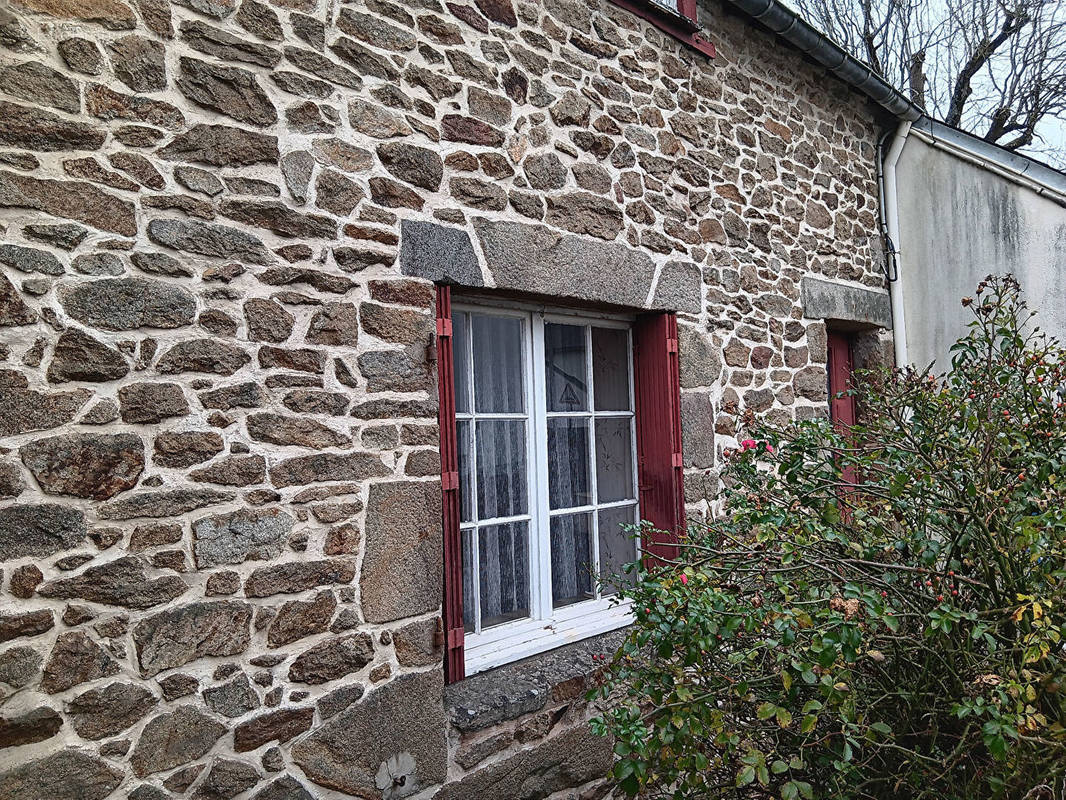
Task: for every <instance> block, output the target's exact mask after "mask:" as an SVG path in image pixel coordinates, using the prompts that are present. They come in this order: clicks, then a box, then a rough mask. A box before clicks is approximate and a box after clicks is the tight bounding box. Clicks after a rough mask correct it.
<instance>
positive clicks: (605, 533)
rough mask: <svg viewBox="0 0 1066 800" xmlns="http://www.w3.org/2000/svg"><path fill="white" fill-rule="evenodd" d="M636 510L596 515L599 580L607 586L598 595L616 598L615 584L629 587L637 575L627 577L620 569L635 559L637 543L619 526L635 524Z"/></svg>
mask: <svg viewBox="0 0 1066 800" xmlns="http://www.w3.org/2000/svg"><path fill="white" fill-rule="evenodd" d="M636 509H637V507H636V506H635V505H633V506H621V507H619V508H605V509H603V510H602V511H600V512H599V514H600V519H599V527H600V530H599V535H600V578H601V579H604V580H607V581H608V582H607V583H604V584H601V585H600V594H601V595H608V594H615V593H616V592H617V591H618V590H617V588H616V584H618V583H625V584H629V585H630V586H632V585H633V584H634V583H635V582H636V575H635V574H629V575H626V574H625V573H624V572H623V571H622V567H624V566H625V565H626V564H628V563H630V562H631V561H635V560H636V557H637V540H636V538H635V537H634V536H633V535H632V534H631V533H630V532H629V531H626V530H623V529H622V525H632V524H634V523H635V522H636V520H637V514H636Z"/></svg>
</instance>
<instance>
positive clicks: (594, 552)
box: [585, 325, 600, 598]
mask: <svg viewBox="0 0 1066 800" xmlns="http://www.w3.org/2000/svg"><path fill="white" fill-rule="evenodd" d="M585 350H586V352H587V353H588V358H587V359H585V371H586V375H585V385H586V386H587V387H588V406H589V413H590V414H591V415H592V416H591V418H590V419H589V487H590V488H591V489H592V508H593V511H591V512H589V513H590V516H591V518H592V524H591V525H590V526H589V535H590V536H591V537H592V542H591V543H590V545H589V550H590V551H591V552H590V555H591V556H592V564H591V568H590V569H591V574H590V576H589V577H590V579H591V581H592V596H593V598H599V596H600V587H599V584H598V580H599V575H600V515H599V512H598V511H596V510H595V509H596V508H597V506H598V505H599V499H600V487H599V483H600V481H599V475H598V473H597V471H596V387H595V386H594V385H593V382H594V380H595V378H594V375H595V371H594V370H593V368H592V326H591V325H586V326H585Z"/></svg>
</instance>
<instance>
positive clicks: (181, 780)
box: [163, 706, 204, 794]
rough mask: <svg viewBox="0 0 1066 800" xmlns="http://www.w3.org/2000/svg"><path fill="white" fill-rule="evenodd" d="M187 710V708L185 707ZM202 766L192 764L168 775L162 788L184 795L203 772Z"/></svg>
mask: <svg viewBox="0 0 1066 800" xmlns="http://www.w3.org/2000/svg"><path fill="white" fill-rule="evenodd" d="M186 708H188V706H186ZM203 769H204V766H203V764H193V765H191V766H188V767H185V768H183V769H179V770H177V771H175V772H172V773H170V775H169V776H168V777H167V779H166V780H164V781H163V786H164V787H166V788H167V789H169V790H170V791H172V792H177V793H178V794H184V793H185V792H186V791H188V789H189V787H190V786H192V785H193V784H194V783H196V779H197V778H198V777H199V776H200V773H201V772H203Z"/></svg>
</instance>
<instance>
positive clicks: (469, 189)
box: [448, 178, 507, 211]
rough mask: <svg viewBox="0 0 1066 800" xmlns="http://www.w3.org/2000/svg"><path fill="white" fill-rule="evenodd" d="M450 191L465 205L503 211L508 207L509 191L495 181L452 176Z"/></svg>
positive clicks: (449, 184)
mask: <svg viewBox="0 0 1066 800" xmlns="http://www.w3.org/2000/svg"><path fill="white" fill-rule="evenodd" d="M448 191H449V193H450V194H451V196H452V197H454V198H455V199H456V200H457V201H459V202H460V203H462V204H463V205H466V206H470V207H471V208H478V209H483V210H486V211H503V210H504V209H505V208H507V192H506V191H504V190H503V188H502V187H500V186H498V185H497V184H495V183H489V182H488V181H483V180H479V179H478V178H452V179H451V180H450V181H448Z"/></svg>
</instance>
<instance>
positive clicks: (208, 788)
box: [192, 758, 259, 800]
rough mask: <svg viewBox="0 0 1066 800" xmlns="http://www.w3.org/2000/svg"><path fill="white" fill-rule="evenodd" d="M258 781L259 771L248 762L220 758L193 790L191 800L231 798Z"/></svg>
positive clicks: (225, 799) (224, 799)
mask: <svg viewBox="0 0 1066 800" xmlns="http://www.w3.org/2000/svg"><path fill="white" fill-rule="evenodd" d="M258 782H259V772H258V771H257V770H256V769H255V767H253V766H251V765H250V764H245V763H244V762H242V761H232V760H230V759H227V758H220V759H218V760H216V761H215V763H214V764H212V765H211V770H210V771H209V772H208V773H207V777H205V778H204V779H203V781H201V782H200V785H199V786H197V787H196V791H195V792H193V795H192V800H231V798H234V797H236V796H237V795H239V794H240V793H241V792H243V791H245V790H247V789H250V788H252V787H253V786H255V785H256V784H257V783H258Z"/></svg>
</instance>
